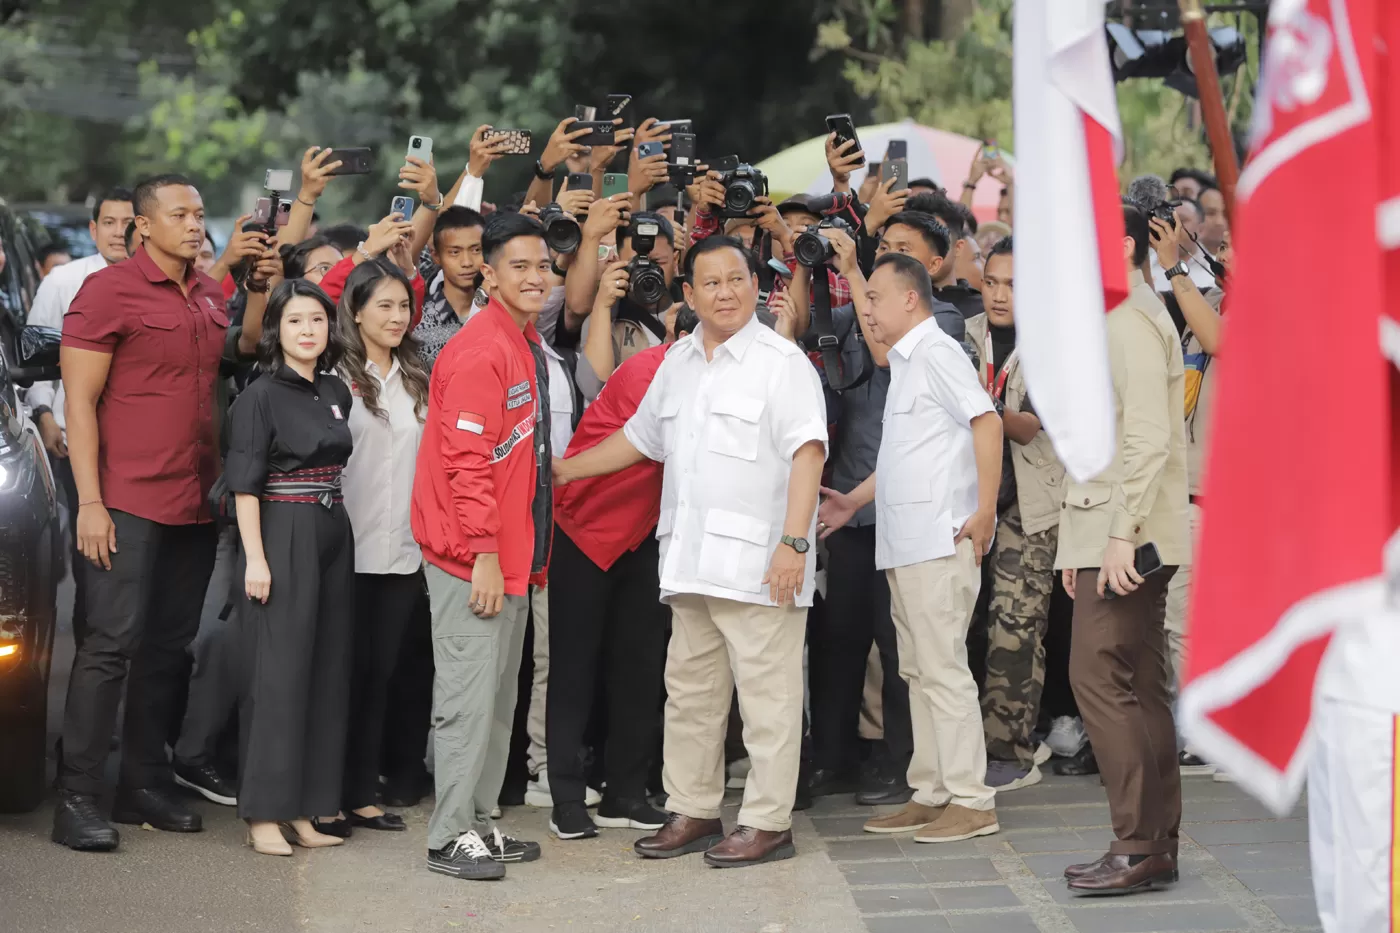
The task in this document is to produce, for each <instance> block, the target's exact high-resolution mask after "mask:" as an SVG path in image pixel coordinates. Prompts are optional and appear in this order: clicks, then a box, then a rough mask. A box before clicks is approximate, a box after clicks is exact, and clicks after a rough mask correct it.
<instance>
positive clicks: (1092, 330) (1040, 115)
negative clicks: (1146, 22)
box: [1013, 0, 1128, 480]
mask: <svg viewBox="0 0 1400 933" xmlns="http://www.w3.org/2000/svg"><path fill="white" fill-rule="evenodd" d="M1015 15H1016V29H1015V35H1014V37H1013V41H1014V100H1013V107H1014V110H1015V122H1016V152H1017V159H1016V180H1017V184H1016V296H1017V298H1016V330H1017V345H1018V352H1019V355H1020V359H1021V365H1022V366H1024V367H1025V370H1026V381H1027V384H1028V386H1029V388H1030V392H1031V394H1032V395H1033V396H1034V397H1035V410H1036V414H1037V415H1039V416H1040V420H1041V422H1042V423H1043V424H1044V425H1045V430H1046V431H1047V432H1048V433H1049V435H1050V439H1051V440H1052V441H1053V442H1054V444H1055V450H1056V452H1057V453H1058V454H1059V455H1060V459H1061V460H1062V461H1064V464H1065V466H1066V468H1068V470H1069V472H1070V474H1071V475H1072V476H1074V477H1075V479H1078V480H1087V479H1090V478H1091V477H1093V476H1096V475H1097V474H1099V473H1100V472H1102V471H1103V470H1104V469H1105V468H1106V467H1107V466H1108V465H1109V463H1110V462H1112V460H1113V452H1114V444H1115V443H1116V441H1115V437H1114V433H1115V431H1114V405H1113V378H1112V376H1111V374H1110V372H1109V366H1108V341H1107V335H1106V325H1105V315H1106V314H1107V312H1109V311H1111V310H1113V308H1115V307H1117V306H1118V305H1119V304H1120V303H1121V302H1122V301H1123V300H1124V299H1125V298H1127V296H1128V277H1127V269H1126V266H1125V264H1124V262H1123V210H1122V207H1121V201H1120V199H1119V194H1118V172H1117V170H1116V166H1117V164H1118V162H1119V161H1120V160H1121V159H1122V155H1123V129H1122V126H1121V124H1120V123H1119V120H1118V102H1117V99H1116V98H1115V97H1114V91H1113V71H1112V68H1111V67H1110V64H1109V58H1108V41H1107V39H1106V37H1105V35H1104V5H1103V0H1056V2H1055V3H1053V4H1052V3H1046V2H1045V0H1017V2H1016V13H1015Z"/></svg>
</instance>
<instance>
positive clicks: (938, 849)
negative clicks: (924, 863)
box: [898, 835, 1002, 859]
mask: <svg viewBox="0 0 1400 933" xmlns="http://www.w3.org/2000/svg"><path fill="white" fill-rule="evenodd" d="M898 838H899V849H900V851H901V852H903V853H904V857H905V858H920V859H922V858H964V857H966V856H970V855H986V854H987V853H988V852H989V851H995V849H996V844H997V840H999V839H1001V838H1002V836H1001V835H995V836H982V837H980V838H978V839H964V840H962V841H961V842H915V841H914V837H913V836H912V835H908V836H900V837H898Z"/></svg>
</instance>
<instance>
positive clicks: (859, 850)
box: [826, 836, 902, 862]
mask: <svg viewBox="0 0 1400 933" xmlns="http://www.w3.org/2000/svg"><path fill="white" fill-rule="evenodd" d="M826 852H827V855H829V856H831V860H832V861H834V862H842V861H848V860H850V859H866V858H902V854H901V853H900V850H899V845H898V844H897V843H896V842H895V841H894V840H893V839H891V838H889V837H888V836H886V837H884V838H870V839H857V840H855V841H853V842H828V843H827V844H826Z"/></svg>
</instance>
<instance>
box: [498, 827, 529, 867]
mask: <svg viewBox="0 0 1400 933" xmlns="http://www.w3.org/2000/svg"><path fill="white" fill-rule="evenodd" d="M486 851H487V852H489V853H491V857H492V858H493V859H495V860H496V861H498V862H533V861H534V860H535V859H537V858H539V857H540V844H539V843H538V842H525V841H524V840H521V839H516V838H514V837H512V836H507V835H505V834H504V833H502V832H501V830H500V829H499V828H495V829H492V830H491V835H490V836H488V837H487V838H486Z"/></svg>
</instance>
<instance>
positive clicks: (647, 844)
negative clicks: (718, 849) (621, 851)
mask: <svg viewBox="0 0 1400 933" xmlns="http://www.w3.org/2000/svg"><path fill="white" fill-rule="evenodd" d="M723 839H724V824H723V823H721V822H720V821H719V820H697V819H695V818H694V817H689V816H682V815H681V814H679V813H672V814H671V815H670V816H669V817H667V819H666V825H665V826H663V827H661V829H660V831H659V832H657V833H656V834H655V835H652V836H646V837H644V838H641V839H638V840H637V841H636V843H635V844H634V845H633V846H632V848H633V849H634V850H636V853H637V854H638V855H640V856H643V857H644V858H675V857H676V856H678V855H689V854H690V853H692V852H704V851H705V850H706V849H708V848H710V847H711V846H713V845H715V844H716V843H718V842H720V841H721V840H723Z"/></svg>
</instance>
